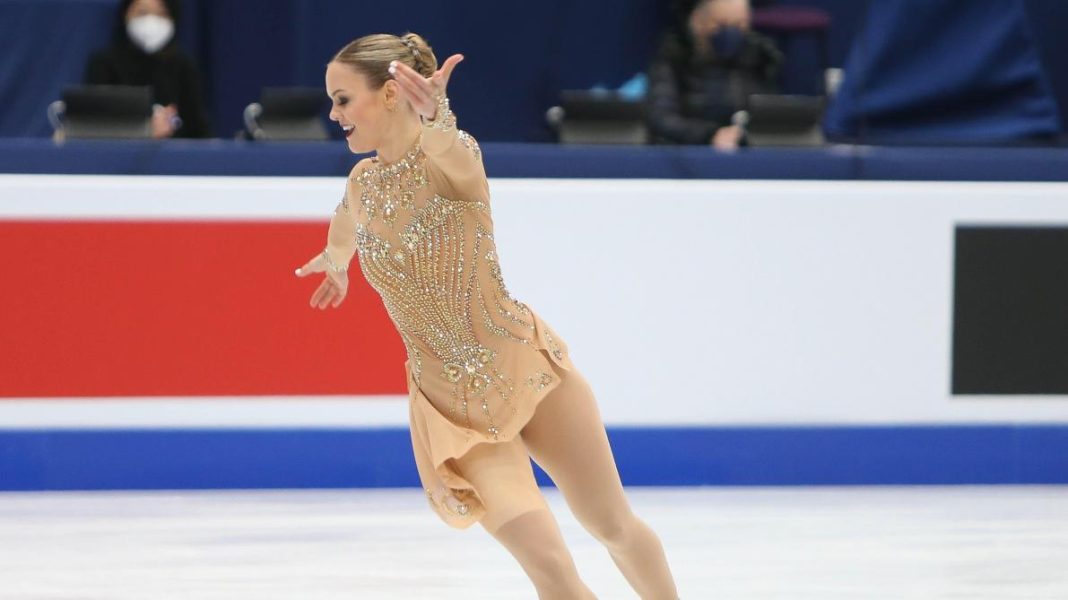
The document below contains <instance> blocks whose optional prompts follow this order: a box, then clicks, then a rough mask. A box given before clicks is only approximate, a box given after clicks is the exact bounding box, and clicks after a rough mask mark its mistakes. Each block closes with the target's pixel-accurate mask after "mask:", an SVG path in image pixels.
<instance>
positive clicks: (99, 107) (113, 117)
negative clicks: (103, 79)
mask: <svg viewBox="0 0 1068 600" xmlns="http://www.w3.org/2000/svg"><path fill="white" fill-rule="evenodd" d="M62 98H63V99H62V100H57V101H55V102H53V103H52V104H50V105H49V107H48V117H49V121H51V123H52V128H53V129H54V130H55V137H56V139H94V138H150V137H152V89H151V88H149V87H147V86H145V87H142V86H125V85H79V86H70V87H67V88H64V90H63V94H62Z"/></svg>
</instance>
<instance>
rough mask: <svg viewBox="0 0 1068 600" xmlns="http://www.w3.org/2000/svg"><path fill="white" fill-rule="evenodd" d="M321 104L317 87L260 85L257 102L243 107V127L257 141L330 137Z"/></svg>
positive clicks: (321, 98) (317, 139) (305, 139)
mask: <svg viewBox="0 0 1068 600" xmlns="http://www.w3.org/2000/svg"><path fill="white" fill-rule="evenodd" d="M325 104H326V97H325V96H324V95H323V91H322V90H321V89H319V88H306V87H281V88H279V87H267V88H263V91H262V92H261V93H260V101H259V102H258V103H254V104H250V105H249V106H248V107H247V108H246V109H245V126H246V129H247V130H248V134H249V135H250V136H251V137H252V138H253V139H257V140H274V141H322V140H326V139H329V137H330V136H329V135H328V134H327V132H326V128H325V127H323V121H322V115H323V110H324V108H325Z"/></svg>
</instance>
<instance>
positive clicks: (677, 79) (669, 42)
mask: <svg viewBox="0 0 1068 600" xmlns="http://www.w3.org/2000/svg"><path fill="white" fill-rule="evenodd" d="M781 63H782V53H781V52H779V51H778V50H777V49H776V48H775V44H774V43H773V42H772V41H771V40H770V39H768V38H766V37H764V36H762V35H760V34H758V33H754V32H751V31H750V32H747V33H746V34H745V41H744V43H743V45H742V48H741V50H740V51H739V52H738V54H737V56H735V57H734V58H732V59H723V58H720V57H717V56H716V55H715V53H714V52H713V51H712V50H708V51H707V52H706V53H703V54H702V53H699V52H698V51H697V50H696V49H695V47H694V44H693V41H692V39H690V36H689V34H680V33H672V34H668V35H667V36H665V38H664V41H663V42H662V44H661V46H660V50H659V52H658V53H657V55H656V58H655V59H654V60H653V63H652V65H651V66H650V68H649V128H650V131H651V133H652V135H653V141H654V142H660V143H676V144H708V143H709V142H710V141H711V140H712V136H713V135H715V133H716V130H717V129H719V128H720V127H723V126H726V125H730V124H731V116H732V115H733V114H734V113H735V112H737V111H739V110H743V109H744V108H745V107H746V104H747V102H748V98H749V95H750V94H767V93H775V92H776V91H777V89H778V86H777V83H776V80H777V78H778V74H779V65H780V64H781Z"/></svg>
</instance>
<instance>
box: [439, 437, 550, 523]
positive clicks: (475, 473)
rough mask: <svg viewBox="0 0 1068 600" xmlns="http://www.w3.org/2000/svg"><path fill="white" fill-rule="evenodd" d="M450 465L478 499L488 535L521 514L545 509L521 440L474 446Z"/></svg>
mask: <svg viewBox="0 0 1068 600" xmlns="http://www.w3.org/2000/svg"><path fill="white" fill-rule="evenodd" d="M454 461H455V463H456V467H457V470H458V471H459V472H460V474H461V475H462V476H463V477H464V479H466V480H467V481H469V482H470V483H471V485H472V486H474V488H475V491H476V492H477V493H478V495H479V497H480V498H481V499H482V504H483V505H484V506H485V508H486V514H485V516H484V517H483V518H482V521H481V523H482V526H483V527H485V528H486V530H487V531H489V532H490V533H496V531H497V529H499V528H500V526H501V525H503V524H504V523H507V522H508V521H511V520H512V519H514V518H516V517H518V516H520V515H522V514H524V513H528V512H531V511H534V510H539V509H543V508H544V509H547V508H548V506H547V505H546V503H545V498H544V497H542V495H541V491H540V490H539V489H538V483H537V481H535V480H534V470H533V468H532V467H531V464H530V456H529V455H528V454H527V449H526V446H525V445H524V444H523V440H522V438H520V437H518V436H517V437H516V438H515V439H513V440H511V441H508V442H486V443H482V444H478V445H476V446H474V447H473V448H471V450H469V451H468V452H467V453H466V454H464V455H463V456H461V457H460V458H457V459H454Z"/></svg>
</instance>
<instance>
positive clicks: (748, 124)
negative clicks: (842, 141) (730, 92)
mask: <svg viewBox="0 0 1068 600" xmlns="http://www.w3.org/2000/svg"><path fill="white" fill-rule="evenodd" d="M824 105H825V101H824V97H823V96H793V95H780V94H753V95H752V96H749V101H748V103H747V105H746V110H745V111H742V112H741V113H740V114H739V115H736V117H735V120H736V121H741V122H739V123H736V124H739V125H742V126H743V127H744V128H745V131H746V136H747V138H748V140H749V145H750V146H756V147H761V146H820V145H822V144H823V143H824V139H823V131H822V128H821V126H820V123H821V120H822V118H823V110H824Z"/></svg>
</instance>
